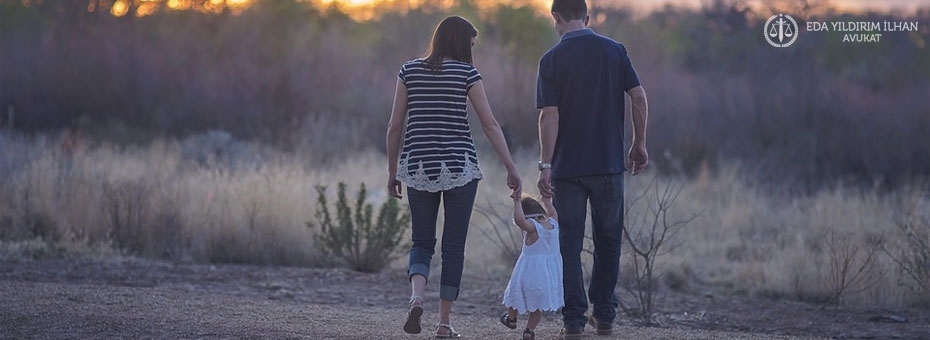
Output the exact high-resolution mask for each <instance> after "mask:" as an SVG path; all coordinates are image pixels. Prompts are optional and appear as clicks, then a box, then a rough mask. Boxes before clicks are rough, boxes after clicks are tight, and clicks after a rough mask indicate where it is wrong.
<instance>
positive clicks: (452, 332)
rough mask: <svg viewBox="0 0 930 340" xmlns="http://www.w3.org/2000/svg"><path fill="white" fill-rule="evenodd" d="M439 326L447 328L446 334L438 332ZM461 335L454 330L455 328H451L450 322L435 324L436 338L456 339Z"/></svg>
mask: <svg viewBox="0 0 930 340" xmlns="http://www.w3.org/2000/svg"><path fill="white" fill-rule="evenodd" d="M441 328H445V329H448V330H449V333H448V334H442V333H439V329H441ZM461 337H462V335H461V334H459V333H458V332H456V331H455V329H454V328H452V325H450V324H445V323H441V324H438V325H436V338H437V339H457V338H461Z"/></svg>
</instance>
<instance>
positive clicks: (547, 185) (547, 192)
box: [536, 169, 553, 199]
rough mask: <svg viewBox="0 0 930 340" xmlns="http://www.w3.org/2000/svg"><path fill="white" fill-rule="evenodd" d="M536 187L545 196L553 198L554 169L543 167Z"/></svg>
mask: <svg viewBox="0 0 930 340" xmlns="http://www.w3.org/2000/svg"><path fill="white" fill-rule="evenodd" d="M536 187H537V188H538V189H539V194H540V195H542V197H543V198H546V199H548V198H552V195H553V190H552V170H550V169H542V170H540V171H539V181H537V182H536Z"/></svg>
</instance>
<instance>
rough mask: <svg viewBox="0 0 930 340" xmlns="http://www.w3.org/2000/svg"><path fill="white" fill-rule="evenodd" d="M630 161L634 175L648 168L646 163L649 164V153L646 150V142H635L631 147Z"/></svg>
mask: <svg viewBox="0 0 930 340" xmlns="http://www.w3.org/2000/svg"><path fill="white" fill-rule="evenodd" d="M629 162H630V167H632V168H633V176H636V175H639V174H640V173H641V172H643V170H646V165H649V153H648V152H646V144H645V143H633V146H631V147H630V155H629Z"/></svg>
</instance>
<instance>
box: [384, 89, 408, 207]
mask: <svg viewBox="0 0 930 340" xmlns="http://www.w3.org/2000/svg"><path fill="white" fill-rule="evenodd" d="M406 118H407V85H405V84H404V83H403V82H401V81H400V79H398V80H397V86H396V88H395V90H394V107H393V108H392V109H391V119H390V120H389V121H388V127H387V143H386V144H387V156H388V181H387V183H388V194H390V195H391V197H394V198H403V196H402V195H401V185H400V181H398V180H397V179H396V178H394V177H396V176H397V161H398V159H399V158H400V139H401V134H402V133H403V130H404V120H406Z"/></svg>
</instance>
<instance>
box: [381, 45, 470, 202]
mask: <svg viewBox="0 0 930 340" xmlns="http://www.w3.org/2000/svg"><path fill="white" fill-rule="evenodd" d="M397 77H398V78H399V79H400V81H401V82H402V83H404V85H405V86H407V122H406V132H405V134H404V147H403V150H402V151H401V154H400V165H399V166H398V172H397V179H398V180H400V181H402V182H404V183H406V184H407V186H408V187H411V188H414V189H416V190H420V191H428V192H439V191H444V190H449V189H452V188H457V187H460V186H462V185H465V184H468V183H469V182H471V181H472V180H475V179H481V177H482V175H481V170H480V169H479V168H478V156H477V154H476V153H475V144H474V142H473V141H472V138H471V129H469V127H468V115H467V113H466V111H465V108H466V101H467V99H468V90H469V89H470V88H471V86H472V85H474V84H475V83H476V82H478V80H480V79H481V75H480V74H479V73H478V70H477V69H475V67H474V66H472V65H470V64H468V63H464V62H460V61H453V60H447V61H444V62H443V63H442V67H441V69H439V70H433V69H431V68H430V67H429V66H428V65H426V63H425V61H424V60H423V59H414V60H411V61H409V62H407V63H405V64H404V65H403V66H402V67H401V69H400V73H398V75H397Z"/></svg>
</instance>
